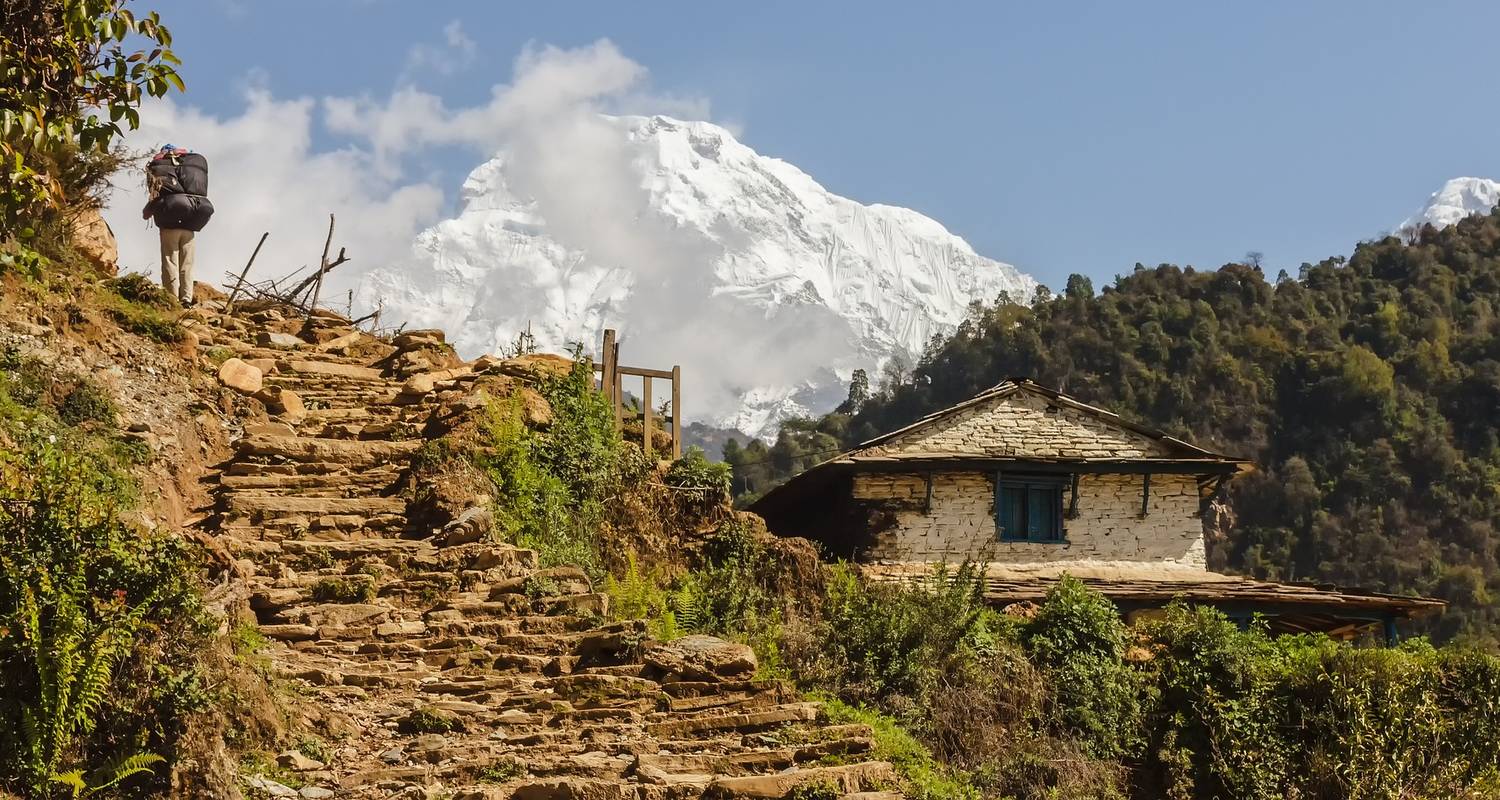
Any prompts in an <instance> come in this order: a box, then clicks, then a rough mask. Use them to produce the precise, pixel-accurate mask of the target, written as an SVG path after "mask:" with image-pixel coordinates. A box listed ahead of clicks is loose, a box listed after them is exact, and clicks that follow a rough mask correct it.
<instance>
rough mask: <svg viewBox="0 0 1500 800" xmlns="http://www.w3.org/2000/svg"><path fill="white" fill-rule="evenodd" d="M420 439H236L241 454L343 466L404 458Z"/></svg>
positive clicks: (300, 437) (413, 450)
mask: <svg viewBox="0 0 1500 800" xmlns="http://www.w3.org/2000/svg"><path fill="white" fill-rule="evenodd" d="M421 446H422V443H421V442H420V441H418V440H407V441H399V442H380V441H371V442H361V441H349V440H345V439H315V438H311V437H304V436H247V437H245V438H243V439H240V440H239V441H237V442H235V449H236V450H238V451H239V452H240V453H241V454H242V455H246V456H259V457H263V458H264V457H274V458H285V459H289V460H292V461H302V462H307V463H314V462H316V463H334V464H342V465H346V466H365V465H371V464H386V463H390V462H392V461H405V460H406V459H408V458H410V457H411V454H412V453H415V452H416V451H417V449H418V448H420V447H421Z"/></svg>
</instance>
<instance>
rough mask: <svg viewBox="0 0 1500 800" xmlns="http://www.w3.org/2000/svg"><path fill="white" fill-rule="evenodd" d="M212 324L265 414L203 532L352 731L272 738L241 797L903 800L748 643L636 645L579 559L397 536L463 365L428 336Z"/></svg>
mask: <svg viewBox="0 0 1500 800" xmlns="http://www.w3.org/2000/svg"><path fill="white" fill-rule="evenodd" d="M204 317H205V319H206V320H207V322H206V325H204V326H202V327H200V328H199V336H200V340H201V344H200V349H202V350H204V351H205V352H215V351H217V352H218V353H219V355H221V356H222V355H223V351H222V350H220V348H227V349H229V350H232V351H234V354H235V356H236V358H237V359H238V360H237V361H236V362H234V363H230V364H229V365H228V366H227V367H226V368H225V370H224V372H222V373H221V375H223V376H224V379H225V380H226V382H236V383H238V384H240V386H239V388H240V389H241V390H242V391H246V392H247V393H249V392H250V391H252V390H253V391H254V392H255V393H256V394H257V396H258V397H259V398H261V399H262V400H263V401H264V402H266V404H267V405H268V406H269V407H271V408H272V409H273V410H275V411H277V412H279V413H276V414H273V415H272V417H271V421H269V422H266V423H259V424H248V425H246V426H245V429H244V435H243V437H242V438H240V439H239V440H238V442H237V443H236V455H235V457H234V458H233V459H232V460H231V462H230V463H228V464H226V465H224V466H223V469H222V472H221V474H219V475H218V476H217V481H218V486H217V491H218V506H217V509H218V510H217V514H216V516H215V517H214V518H213V519H211V520H209V521H208V523H207V525H208V526H209V527H210V528H211V529H213V530H214V532H215V533H216V535H217V536H218V537H219V541H220V542H222V543H223V544H224V545H225V547H226V548H227V549H228V550H229V552H230V553H231V554H233V555H234V557H235V558H236V559H239V560H240V563H241V565H242V566H246V567H250V568H252V569H251V570H250V571H252V572H253V577H251V578H250V579H249V580H250V581H251V588H252V595H251V605H252V607H253V609H254V610H255V613H256V616H257V618H258V619H259V622H260V629H261V631H262V633H263V634H264V635H265V636H266V637H267V638H268V639H269V640H271V645H270V646H269V648H268V649H267V650H266V655H267V656H268V657H269V659H270V661H271V667H272V669H273V670H274V672H275V674H276V675H277V676H279V678H280V679H282V680H284V681H286V685H287V686H289V687H290V688H291V689H292V690H293V691H294V692H296V693H298V694H301V695H304V699H305V700H306V701H307V704H308V705H309V706H310V707H311V708H313V709H315V711H314V713H313V714H312V716H314V717H321V718H322V719H324V720H338V722H339V724H338V725H333V724H331V723H330V724H329V726H328V727H330V728H337V729H338V730H341V731H344V732H345V733H346V734H347V735H345V736H344V737H343V738H336V737H333V736H330V737H329V740H328V742H327V745H326V748H325V750H326V752H324V753H321V754H320V755H323V756H325V757H326V760H327V763H321V762H318V761H316V760H314V759H312V758H309V757H306V756H305V755H304V754H298V753H296V752H288V753H284V754H283V755H282V757H281V759H280V762H281V766H282V768H283V771H281V772H278V773H277V774H276V775H275V776H269V777H273V778H276V780H267V779H265V778H254V780H253V781H252V786H256V787H259V788H255V789H252V792H251V793H252V794H254V793H255V792H256V791H259V792H262V793H264V794H269V795H273V796H274V795H278V794H280V795H283V796H298V795H300V796H302V797H308V798H315V797H338V798H376V797H380V798H385V797H401V798H464V799H466V800H480V799H481V798H483V799H486V800H488V799H490V798H516V799H517V800H551V799H553V798H557V799H559V800H562V799H565V798H601V799H613V798H621V799H622V800H623V799H625V798H640V799H641V800H647V799H648V798H649V799H652V800H654V799H656V798H691V797H716V798H741V797H742V798H769V797H783V796H786V795H787V794H788V793H790V792H793V791H794V790H797V793H798V796H802V797H830V798H832V797H839V796H845V797H852V796H856V795H857V796H860V797H865V798H889V797H897V796H899V795H896V794H892V793H889V790H890V789H891V788H892V787H894V786H895V784H896V780H895V777H894V773H893V772H892V769H891V767H890V765H889V764H886V763H883V762H879V761H872V760H867V759H868V751H869V750H870V748H871V740H870V731H869V730H868V729H867V728H865V727H864V726H849V725H845V726H835V725H829V724H827V723H826V722H825V721H821V720H820V715H819V707H818V706H817V705H816V704H814V703H808V702H802V701H800V700H799V699H798V698H797V697H796V696H794V695H793V694H792V693H791V692H790V691H789V690H788V689H787V688H786V687H784V686H782V685H780V684H778V683H775V682H766V681H758V680H755V679H754V677H753V667H754V664H753V658H748V659H747V658H745V656H747V655H748V648H743V647H741V646H738V645H731V644H728V643H725V642H721V641H719V640H714V639H709V638H708V637H690V639H689V640H686V641H683V642H680V643H677V644H676V645H661V644H659V643H653V642H650V641H649V638H648V637H647V635H646V633H645V625H644V623H642V622H640V621H628V622H607V621H605V619H606V614H607V610H608V609H607V605H608V597H607V595H604V594H602V593H600V592H597V591H595V587H593V586H591V585H590V582H589V579H588V578H587V576H585V575H584V574H583V573H582V572H581V571H580V570H577V569H574V568H569V567H564V568H555V569H539V568H538V564H537V558H536V554H535V553H534V552H532V551H529V550H523V549H518V548H515V547H511V546H509V545H505V544H498V543H491V542H487V541H471V542H467V543H464V544H456V545H452V546H439V545H438V544H436V543H435V539H434V538H433V536H432V535H431V533H432V532H431V531H417V530H412V529H411V526H410V525H409V524H408V519H407V516H406V501H405V500H404V499H403V497H402V496H401V494H400V493H399V492H398V486H399V484H400V482H401V479H402V476H403V472H404V471H405V470H406V469H407V467H408V465H409V462H410V460H411V458H412V455H413V454H414V453H415V452H416V451H417V449H418V448H419V447H421V445H422V443H423V440H422V439H421V438H420V435H421V434H420V432H421V430H422V429H423V428H424V426H425V424H426V422H427V420H428V418H429V417H430V416H431V415H432V414H434V413H436V412H437V410H438V409H439V408H440V406H439V404H438V401H439V399H440V398H445V395H444V393H445V392H461V391H462V389H463V384H464V382H465V380H466V377H465V376H464V374H463V373H464V372H465V371H466V368H463V367H461V368H459V369H457V370H452V369H449V370H448V371H447V372H437V371H435V370H427V371H425V372H424V371H423V368H424V367H425V366H430V363H427V362H424V361H423V359H422V357H421V353H422V351H421V348H422V347H423V346H427V345H430V344H431V343H432V341H434V340H440V336H441V335H440V334H437V333H436V332H431V333H427V332H418V333H415V334H407V335H405V336H404V337H398V338H397V340H396V343H397V344H400V345H403V347H402V348H398V347H396V346H395V345H392V344H389V343H385V342H380V341H376V340H374V339H372V338H371V337H368V336H364V335H362V334H361V335H352V334H351V332H350V329H349V328H348V327H347V326H346V323H341V321H339V320H336V319H332V318H328V319H322V320H318V321H317V322H318V325H317V326H316V327H314V328H312V329H311V330H310V333H309V332H304V333H303V336H305V337H307V338H308V339H311V340H316V341H321V342H323V344H322V345H317V344H314V343H313V342H312V341H302V340H301V339H299V338H297V337H296V336H292V335H290V333H289V332H291V331H295V330H296V328H295V327H294V326H293V325H292V323H291V322H290V321H282V320H280V319H279V315H278V314H277V313H276V312H274V311H269V312H267V311H262V312H260V313H259V314H251V315H249V316H236V317H233V318H228V317H223V316H221V315H214V314H212V313H205V314H204ZM414 342H415V343H416V344H415V345H413V343H414ZM241 366H243V367H246V369H240V367H241ZM481 366H482V365H481ZM252 370H253V372H254V373H258V375H255V374H251V372H252ZM257 383H258V384H259V385H258V386H256V384H257ZM428 389H430V390H431V391H427V390H428ZM448 397H449V398H451V395H449V396H448ZM462 538H469V537H447V539H448V540H452V539H462ZM325 735H326V734H325ZM245 777H246V778H251V777H252V776H245ZM289 785H300V787H299V788H300V792H298V794H288V793H290V792H295V791H297V790H296V789H292V788H289ZM799 787H802V788H800V789H799ZM882 790H885V791H882Z"/></svg>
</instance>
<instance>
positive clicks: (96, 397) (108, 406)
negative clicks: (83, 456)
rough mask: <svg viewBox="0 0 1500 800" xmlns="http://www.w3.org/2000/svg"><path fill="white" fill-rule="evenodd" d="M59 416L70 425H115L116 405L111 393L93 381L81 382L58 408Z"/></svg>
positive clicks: (64, 398)
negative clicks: (92, 423)
mask: <svg viewBox="0 0 1500 800" xmlns="http://www.w3.org/2000/svg"><path fill="white" fill-rule="evenodd" d="M57 415H58V416H59V417H61V418H62V421H63V422H66V423H68V424H69V425H77V424H79V423H81V422H98V423H102V424H105V425H109V426H113V425H114V424H115V403H114V400H113V399H111V398H110V396H109V393H108V392H106V391H104V390H103V389H102V388H100V387H99V385H98V384H96V383H94V382H93V381H91V380H87V379H84V380H80V381H79V382H78V383H77V384H76V385H74V386H73V388H72V390H70V391H69V392H68V393H67V394H66V395H64V396H63V399H62V402H61V403H59V404H58V406H57Z"/></svg>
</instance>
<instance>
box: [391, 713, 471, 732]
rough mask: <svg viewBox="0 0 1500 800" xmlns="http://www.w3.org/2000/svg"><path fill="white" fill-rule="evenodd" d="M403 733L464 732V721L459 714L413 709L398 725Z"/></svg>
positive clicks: (398, 728)
mask: <svg viewBox="0 0 1500 800" xmlns="http://www.w3.org/2000/svg"><path fill="white" fill-rule="evenodd" d="M396 729H397V730H399V731H401V732H402V733H448V732H449V731H455V730H460V731H461V730H463V729H464V726H463V721H462V720H461V719H459V717H458V715H457V714H454V713H452V712H449V711H441V710H439V709H436V708H417V709H413V710H412V711H411V712H409V713H408V714H407V715H406V716H404V717H402V718H401V719H400V721H399V722H397V724H396Z"/></svg>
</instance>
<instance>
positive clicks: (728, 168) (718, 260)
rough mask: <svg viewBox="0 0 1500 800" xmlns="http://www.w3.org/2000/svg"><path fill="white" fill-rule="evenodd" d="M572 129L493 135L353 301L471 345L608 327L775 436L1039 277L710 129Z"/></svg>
mask: <svg viewBox="0 0 1500 800" xmlns="http://www.w3.org/2000/svg"><path fill="white" fill-rule="evenodd" d="M568 132H569V133H568V135H569V141H568V147H558V146H557V143H556V142H536V141H525V140H520V141H513V142H508V143H506V145H505V146H504V147H503V148H502V149H501V151H500V152H499V153H498V154H497V155H496V157H495V158H493V159H491V160H490V161H488V162H487V163H485V164H482V165H480V166H479V167H478V168H476V169H475V170H474V171H473V173H472V174H471V175H470V176H469V178H468V180H467V181H466V182H465V184H464V187H463V192H462V197H463V202H464V206H463V209H462V211H461V213H460V214H459V215H458V216H457V217H456V218H454V219H450V220H446V221H444V222H441V223H439V224H437V225H435V226H433V227H432V228H430V229H428V230H427V231H425V232H423V233H422V234H420V235H419V236H418V237H417V241H416V242H415V244H414V246H413V253H414V257H413V259H412V263H410V264H402V265H400V266H399V267H390V268H382V269H376V270H374V271H371V272H368V273H366V274H365V275H364V276H363V277H362V279H361V282H360V288H359V290H358V292H359V295H360V299H361V300H362V301H363V302H365V303H368V304H370V305H374V304H376V303H377V302H379V303H382V304H383V306H384V309H385V310H384V313H383V318H384V319H387V320H400V321H404V322H406V323H407V324H408V325H409V326H414V327H427V326H429V325H433V326H437V325H441V326H442V327H445V328H447V329H448V330H449V331H450V335H451V336H452V337H453V339H454V341H455V344H456V345H457V347H458V348H459V350H460V351H461V352H463V353H464V354H465V355H469V356H472V355H475V354H477V353H480V352H487V351H493V350H496V349H503V348H504V347H505V346H506V345H507V344H509V343H510V342H512V341H514V339H515V337H516V334H517V333H518V332H519V331H522V330H525V329H527V328H528V326H529V328H530V330H531V332H532V333H533V335H535V336H536V338H537V341H538V343H539V344H540V345H541V346H542V347H543V348H545V349H552V350H558V349H562V348H564V347H566V346H567V344H568V343H569V342H583V343H586V344H587V345H590V346H592V345H594V343H596V342H597V341H598V337H599V333H600V331H601V330H602V329H603V328H605V327H614V328H618V329H619V330H620V333H621V342H622V351H623V352H624V353H625V354H626V356H625V358H626V359H627V360H629V361H630V362H631V363H638V364H641V365H643V366H662V365H670V364H674V363H676V364H681V365H682V366H683V370H684V374H685V380H684V383H685V384H686V385H685V387H684V394H685V397H684V413H685V416H686V417H687V418H691V419H698V420H704V421H707V422H711V423H713V424H716V425H720V426H724V427H734V428H737V429H739V430H742V431H745V432H747V433H752V434H756V435H762V436H769V435H774V432H775V429H776V427H777V426H778V425H779V424H780V422H781V421H782V420H784V419H787V418H789V417H792V416H798V415H805V414H815V413H822V412H825V411H828V410H830V409H832V408H833V406H835V405H837V403H838V402H839V401H840V400H842V399H843V396H844V392H845V386H846V382H847V380H848V378H849V376H850V374H851V373H852V372H853V370H855V369H859V368H863V369H866V370H868V371H870V372H871V373H872V374H874V372H875V371H876V370H878V369H879V368H880V366H881V365H883V364H884V363H885V362H886V361H888V360H889V359H891V358H893V357H900V358H902V359H905V360H906V361H907V362H908V363H910V362H911V361H913V360H915V358H916V356H917V355H919V354H920V353H921V351H922V348H923V347H924V346H925V345H926V343H927V341H928V340H929V339H930V338H931V337H932V336H933V335H935V334H946V333H948V332H951V331H952V330H953V329H954V327H956V326H957V325H958V323H959V322H961V321H962V320H963V318H964V316H965V314H966V313H967V310H968V307H969V305H970V304H971V303H972V302H975V301H978V302H985V303H989V302H993V301H994V300H995V299H996V298H997V297H998V296H999V295H1000V294H1001V293H1002V292H1008V293H1009V294H1010V296H1011V297H1013V298H1016V299H1018V300H1021V299H1024V298H1027V297H1030V295H1031V294H1032V292H1033V290H1034V288H1035V286H1036V282H1035V281H1034V280H1032V279H1031V278H1030V277H1028V276H1026V275H1023V274H1021V273H1020V272H1018V271H1017V270H1016V269H1015V268H1014V267H1012V266H1010V265H1008V264H1003V263H1000V262H998V261H993V260H991V259H988V258H984V257H983V256H980V255H978V254H977V253H975V252H974V249H973V248H972V247H970V246H969V245H968V243H967V242H965V241H964V240H963V239H961V238H960V237H958V236H955V235H953V234H952V233H949V232H948V230H947V229H946V228H944V227H943V226H942V225H941V224H939V223H938V222H937V221H935V220H933V219H930V218H928V217H926V216H923V215H922V214H919V213H917V212H915V211H911V210H909V209H905V208H898V207H894V206H885V205H862V204H860V203H858V202H855V201H853V200H849V199H847V198H844V197H840V196H838V195H835V194H833V193H831V192H829V191H828V190H826V189H824V188H823V187H822V186H820V185H819V184H818V183H817V181H815V180H813V179H812V177H810V176H809V175H807V174H806V173H805V172H803V171H802V170H800V169H798V168H797V167H795V166H793V165H791V164H788V163H787V162H785V161H782V160H779V159H775V158H769V157H766V156H762V155H760V154H758V153H756V152H755V151H754V150H752V149H750V148H749V147H747V146H745V145H744V144H742V143H740V142H739V141H738V140H737V139H736V138H735V137H734V135H732V134H731V133H730V132H729V131H728V130H726V129H725V128H722V127H720V126H718V125H714V124H711V123H707V122H687V121H682V120H677V119H672V118H669V117H662V116H655V117H609V116H594V115H589V116H587V117H581V118H580V119H578V120H576V121H574V122H573V124H572V125H571V126H569V128H568ZM627 389H629V387H627Z"/></svg>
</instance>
